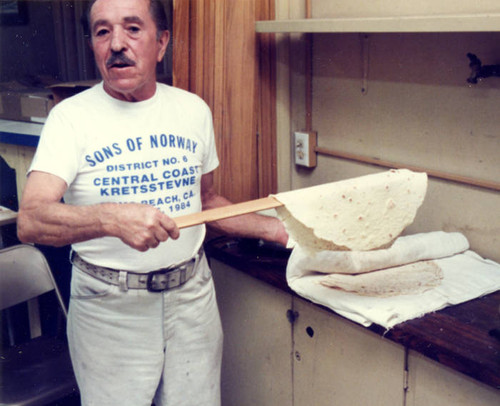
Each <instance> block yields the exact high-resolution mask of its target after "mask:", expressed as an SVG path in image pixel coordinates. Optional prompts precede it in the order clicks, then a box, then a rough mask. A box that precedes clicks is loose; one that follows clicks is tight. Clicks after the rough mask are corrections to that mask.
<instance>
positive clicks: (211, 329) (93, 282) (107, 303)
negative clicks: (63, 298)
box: [68, 256, 222, 406]
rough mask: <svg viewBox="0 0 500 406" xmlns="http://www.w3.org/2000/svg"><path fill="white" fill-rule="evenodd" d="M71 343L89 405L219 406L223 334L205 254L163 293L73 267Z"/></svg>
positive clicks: (85, 400) (85, 401)
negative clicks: (187, 277)
mask: <svg viewBox="0 0 500 406" xmlns="http://www.w3.org/2000/svg"><path fill="white" fill-rule="evenodd" d="M68 340H69V344H70V351H71V358H72V361H73V367H74V370H75V375H76V378H77V381H78V386H79V388H80V392H81V398H82V405H84V406H117V405H120V406H150V405H151V403H152V402H153V400H154V403H155V405H156V406H167V405H169V406H218V405H220V366H221V358H222V329H221V323H220V317H219V311H218V309H217V303H216V298H215V291H214V286H213V281H212V275H211V271H210V268H209V266H208V263H207V260H206V257H205V256H203V258H202V259H201V261H200V262H199V264H198V268H197V270H196V274H195V275H194V276H193V277H192V278H191V279H190V280H189V281H188V282H186V283H185V284H184V285H183V286H181V287H179V288H175V289H172V290H169V291H165V292H162V293H151V292H148V291H147V290H145V289H133V290H132V289H129V290H128V291H123V290H121V289H120V288H119V287H118V286H114V285H108V284H106V283H105V282H102V281H99V280H97V279H95V278H94V277H92V276H90V275H88V274H86V273H84V272H82V271H81V270H79V269H78V268H76V267H73V276H72V281H71V301H70V307H69V315H68Z"/></svg>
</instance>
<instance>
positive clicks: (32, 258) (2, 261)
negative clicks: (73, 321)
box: [0, 244, 67, 315]
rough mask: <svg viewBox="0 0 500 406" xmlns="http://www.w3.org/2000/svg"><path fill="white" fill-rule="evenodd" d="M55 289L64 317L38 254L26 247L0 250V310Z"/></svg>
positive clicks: (64, 309)
mask: <svg viewBox="0 0 500 406" xmlns="http://www.w3.org/2000/svg"><path fill="white" fill-rule="evenodd" d="M52 290H55V293H56V296H57V299H58V301H59V304H60V305H61V307H62V309H63V312H64V314H65V315H66V314H67V312H66V307H65V305H64V303H63V301H62V298H61V295H60V293H59V290H58V289H57V286H56V283H55V281H54V277H53V276H52V272H51V270H50V267H49V265H48V263H47V260H46V259H45V256H44V255H43V254H42V252H41V251H40V250H39V249H37V248H35V247H33V246H31V245H28V244H20V245H14V246H11V247H8V248H4V249H2V250H0V310H3V309H6V308H8V307H11V306H14V305H16V304H19V303H22V302H25V301H28V300H30V299H33V298H36V297H38V296H40V295H42V294H44V293H47V292H50V291H52Z"/></svg>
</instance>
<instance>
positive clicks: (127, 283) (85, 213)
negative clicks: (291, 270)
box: [18, 0, 287, 406]
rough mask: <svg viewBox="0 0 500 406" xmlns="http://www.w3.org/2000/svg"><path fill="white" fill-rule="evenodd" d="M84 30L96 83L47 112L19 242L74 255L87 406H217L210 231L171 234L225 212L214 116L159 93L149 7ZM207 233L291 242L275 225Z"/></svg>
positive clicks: (162, 32)
mask: <svg viewBox="0 0 500 406" xmlns="http://www.w3.org/2000/svg"><path fill="white" fill-rule="evenodd" d="M159 6H160V7H159ZM89 16H90V27H89V28H90V33H91V47H92V49H93V52H94V55H95V59H96V63H97V66H98V68H99V70H100V72H101V75H102V78H103V81H102V83H100V84H98V85H96V86H94V87H93V88H91V89H89V90H87V91H85V92H82V93H80V94H79V95H77V96H74V97H72V98H70V99H67V100H65V101H63V102H61V103H60V104H58V105H57V106H56V107H55V108H54V109H53V110H52V111H51V114H50V116H49V118H48V120H47V123H46V125H45V127H44V130H43V133H42V137H41V139H40V144H39V147H38V150H37V153H36V156H35V159H34V160H33V164H32V167H31V168H30V174H29V177H28V181H27V184H26V187H25V190H24V192H23V198H22V202H21V207H20V211H19V217H18V235H19V238H20V239H21V240H22V241H24V242H37V243H41V244H48V245H55V246H59V245H66V244H72V247H73V250H74V254H73V264H74V266H73V270H72V283H71V302H70V310H69V318H68V339H69V343H70V349H71V354H72V360H73V364H74V369H75V373H76V376H77V380H78V384H79V387H80V391H81V395H82V403H83V404H84V405H98V406H106V405H110V406H111V405H113V406H116V405H120V406H125V405H133V406H139V405H148V406H149V405H150V404H151V402H152V400H153V399H154V400H155V403H156V405H157V406H160V405H167V404H168V405H175V406H180V405H193V406H194V405H196V406H201V405H218V404H219V402H220V393H219V376H220V358H221V346H222V334H221V328H220V320H219V315H218V310H217V305H216V302H215V296H214V291H213V283H212V279H211V274H210V270H209V268H208V265H207V261H206V258H205V256H204V255H203V252H202V251H201V250H200V247H201V244H202V241H203V239H204V236H205V228H204V226H196V227H191V228H188V229H183V230H181V231H180V230H179V229H178V228H177V226H176V224H175V217H176V216H178V215H183V214H188V213H193V212H197V211H200V210H201V209H209V208H212V207H218V206H223V205H227V204H230V202H229V201H227V200H226V199H224V198H223V197H221V196H219V195H217V193H216V192H215V190H214V187H213V173H212V172H213V170H214V169H215V168H216V167H217V165H218V159H217V155H216V151H215V146H214V137H213V127H212V121H211V120H212V119H211V114H210V111H209V109H208V107H207V106H206V104H205V103H204V102H202V101H201V99H199V98H198V97H197V96H195V95H192V94H190V93H187V92H185V91H182V90H179V89H175V88H172V87H169V86H166V85H162V84H159V83H157V82H156V75H155V68H156V64H157V62H159V61H160V60H161V59H162V58H163V56H164V54H165V50H166V47H167V44H168V41H169V33H168V31H166V27H165V26H164V21H165V16H164V12H163V10H162V8H161V5H160V4H159V3H158V2H157V1H155V0H151V1H150V0H96V1H94V2H93V4H92V5H91V8H90V13H89ZM63 197H64V201H65V203H61V199H62V198H63ZM213 225H214V226H215V227H217V228H219V229H220V230H222V231H225V232H230V233H233V234H238V235H242V236H249V237H260V238H264V239H268V240H271V241H277V242H280V243H283V244H284V243H286V240H287V235H286V232H285V231H284V228H283V226H282V224H281V223H280V222H279V221H278V220H277V219H274V218H268V217H264V216H258V215H254V214H252V215H246V216H243V217H239V218H233V219H226V220H223V221H220V222H217V223H215V224H213ZM165 268H172V269H174V270H173V271H170V272H167V271H166V270H165Z"/></svg>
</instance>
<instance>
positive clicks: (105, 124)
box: [30, 83, 219, 272]
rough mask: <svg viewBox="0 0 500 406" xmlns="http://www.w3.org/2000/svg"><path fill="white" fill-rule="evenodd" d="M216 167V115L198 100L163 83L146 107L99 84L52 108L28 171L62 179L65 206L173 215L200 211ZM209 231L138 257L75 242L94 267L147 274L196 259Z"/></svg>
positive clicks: (187, 232)
mask: <svg viewBox="0 0 500 406" xmlns="http://www.w3.org/2000/svg"><path fill="white" fill-rule="evenodd" d="M218 164H219V161H218V158H217V152H216V149H215V140H214V134H213V124H212V115H211V113H210V109H209V108H208V106H207V105H206V103H205V102H203V100H202V99H200V98H199V97H198V96H196V95H194V94H191V93H189V92H186V91H184V90H181V89H177V88H173V87H170V86H167V85H164V84H158V85H157V90H156V93H155V95H154V96H153V97H152V98H151V99H148V100H145V101H142V102H135V103H130V102H124V101H120V100H117V99H115V98H113V97H111V96H109V95H108V94H107V93H106V92H105V91H104V89H103V86H102V83H100V84H98V85H96V86H94V87H93V88H91V89H89V90H86V91H84V92H82V93H80V94H78V95H76V96H73V97H71V98H69V99H66V100H64V101H62V102H61V103H59V104H58V105H57V106H55V107H54V108H53V109H52V111H51V112H50V115H49V117H48V119H47V122H46V124H45V126H44V129H43V131H42V135H41V138H40V143H39V145H38V149H37V152H36V154H35V158H34V160H33V163H32V165H31V168H30V170H31V171H33V170H36V171H43V172H48V173H51V174H54V175H56V176H58V177H60V178H62V179H63V180H64V181H65V182H66V183H67V185H68V190H67V192H66V194H65V195H64V200H65V203H67V204H72V205H92V204H97V203H105V202H113V203H126V202H135V203H144V204H150V205H153V206H155V207H157V208H158V209H159V210H161V211H162V212H164V213H165V214H167V215H168V216H170V217H176V216H179V215H184V214H189V213H195V212H199V211H200V210H201V198H200V179H201V176H202V174H206V173H208V172H211V171H213V170H214V169H215V168H216V167H217V166H218ZM204 236H205V226H204V225H201V226H195V227H190V228H186V229H182V230H181V236H180V238H179V239H178V240H175V241H174V240H171V239H169V240H168V241H166V242H165V243H162V244H160V246H159V247H157V248H155V249H150V250H148V251H146V252H139V251H137V250H134V249H133V248H131V247H129V246H128V245H126V244H124V243H123V242H122V241H121V240H120V239H118V238H115V237H103V238H98V239H93V240H89V241H85V242H81V243H75V244H73V249H74V250H75V251H77V252H78V253H79V254H80V256H81V257H82V258H83V259H85V260H87V261H88V262H90V263H93V264H96V265H101V266H107V267H111V268H115V269H125V270H129V271H139V272H148V271H151V270H155V269H159V268H162V267H165V266H169V265H171V264H175V263H177V262H179V261H182V260H184V259H187V258H189V257H191V256H192V255H193V254H194V253H195V251H196V250H197V249H198V247H199V246H200V245H201V243H202V241H203V238H204Z"/></svg>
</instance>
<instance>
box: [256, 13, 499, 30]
mask: <svg viewBox="0 0 500 406" xmlns="http://www.w3.org/2000/svg"><path fill="white" fill-rule="evenodd" d="M255 28H256V31H257V32H259V33H354V32H360V33H384V32H385V33H391V32H392V33H397V32H401V33H403V32H493V31H500V14H497V13H495V14H480V15H477V14H476V15H436V16H420V17H419V16H407V17H405V16H403V17H401V16H398V17H367V18H326V19H325V18H310V19H301V20H269V21H257V22H256V23H255Z"/></svg>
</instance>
